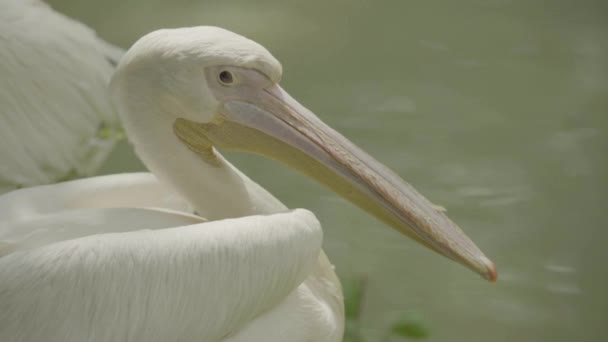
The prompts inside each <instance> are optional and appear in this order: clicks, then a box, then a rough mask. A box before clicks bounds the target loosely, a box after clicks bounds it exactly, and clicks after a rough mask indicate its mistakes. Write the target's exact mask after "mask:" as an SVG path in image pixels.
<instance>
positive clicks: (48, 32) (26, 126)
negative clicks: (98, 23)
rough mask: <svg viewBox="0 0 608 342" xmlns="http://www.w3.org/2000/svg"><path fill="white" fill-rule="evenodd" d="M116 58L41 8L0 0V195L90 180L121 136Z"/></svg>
mask: <svg viewBox="0 0 608 342" xmlns="http://www.w3.org/2000/svg"><path fill="white" fill-rule="evenodd" d="M122 53H123V51H122V50H121V49H119V48H117V47H115V46H112V45H110V44H108V43H106V42H105V41H103V40H101V39H100V38H99V37H97V36H96V35H95V33H94V32H93V30H91V29H90V28H88V27H86V26H85V25H83V24H81V23H79V22H77V21H75V20H72V19H70V18H68V17H66V16H64V15H62V14H60V13H57V12H55V11H53V10H52V9H51V8H50V7H49V6H48V5H46V4H45V3H44V2H42V1H39V0H0V118H1V119H2V122H1V123H0V156H1V157H2V162H1V163H0V193H4V192H7V191H9V190H14V189H17V188H22V187H29V186H35V185H41V184H48V183H55V182H58V181H61V180H66V179H70V178H74V177H83V176H92V175H94V174H95V172H96V171H97V170H98V168H99V167H100V166H101V165H102V163H103V162H104V161H105V159H106V157H107V156H108V154H109V153H110V151H112V149H113V147H114V145H115V142H116V140H117V139H116V138H115V137H117V136H118V135H120V123H119V119H118V114H117V112H116V109H115V108H114V107H113V106H112V103H111V99H110V92H109V90H108V83H109V81H110V77H111V76H112V73H113V72H114V65H115V64H116V63H117V62H118V60H119V59H120V57H121V55H122ZM26 136H27V137H28V139H24V137H26Z"/></svg>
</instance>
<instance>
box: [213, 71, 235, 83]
mask: <svg viewBox="0 0 608 342" xmlns="http://www.w3.org/2000/svg"><path fill="white" fill-rule="evenodd" d="M217 78H218V79H219V81H220V83H221V84H223V85H232V84H233V83H234V76H233V75H232V73H231V72H230V71H228V70H222V71H220V73H219V75H218V76H217Z"/></svg>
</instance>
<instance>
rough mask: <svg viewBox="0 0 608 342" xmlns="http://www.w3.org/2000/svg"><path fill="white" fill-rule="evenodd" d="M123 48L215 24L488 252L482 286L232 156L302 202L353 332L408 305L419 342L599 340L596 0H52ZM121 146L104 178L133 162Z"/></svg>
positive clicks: (601, 57) (603, 311)
mask: <svg viewBox="0 0 608 342" xmlns="http://www.w3.org/2000/svg"><path fill="white" fill-rule="evenodd" d="M50 2H51V3H52V4H53V6H54V7H55V8H56V9H58V10H60V11H62V12H64V13H66V14H68V15H70V16H73V17H76V18H78V19H80V20H82V21H83V22H85V23H86V24H88V25H89V26H91V27H93V28H95V29H96V30H97V31H98V33H99V34H100V35H101V36H102V37H104V38H105V39H107V40H109V41H110V42H113V43H115V44H118V45H121V46H123V47H128V46H129V45H130V44H131V43H132V42H134V41H135V40H136V39H137V38H138V37H139V36H141V35H142V34H144V33H146V32H149V31H151V30H154V29H157V28H162V27H177V26H189V25H200V24H211V25H218V26H223V27H225V28H228V29H230V30H233V31H236V32H239V33H241V34H244V35H246V36H248V37H250V38H253V39H254V40H256V41H258V42H260V43H262V44H263V45H265V46H266V47H267V48H268V49H269V50H271V51H272V52H273V54H274V55H275V56H276V57H277V58H278V59H279V60H281V62H282V63H283V68H284V78H283V82H282V83H283V85H284V87H285V88H286V89H287V90H288V91H289V92H290V93H291V94H292V95H293V96H294V97H296V98H297V99H298V100H300V102H302V103H303V104H305V105H306V106H307V107H309V108H310V109H312V110H313V111H314V112H316V113H317V114H318V115H319V116H320V117H321V118H322V119H323V120H325V121H326V122H327V123H329V124H330V125H332V126H333V127H334V128H336V129H337V130H339V131H341V132H343V133H344V134H345V135H346V136H347V137H349V138H350V139H352V140H353V141H354V142H356V143H357V144H359V145H361V146H362V147H363V148H364V149H366V150H367V151H369V152H370V153H371V154H372V155H374V156H376V157H377V159H379V160H380V161H383V162H385V163H386V164H388V165H389V166H390V167H391V168H393V169H394V170H395V171H396V172H397V173H399V174H400V175H402V176H403V177H404V178H405V179H406V180H408V181H409V182H411V183H412V184H414V185H415V186H416V187H417V188H418V189H419V190H420V191H421V192H423V193H424V194H425V195H427V196H428V197H429V198H430V199H431V200H432V201H434V202H435V203H438V204H441V205H443V206H445V207H446V208H448V212H449V214H450V216H451V217H452V218H453V219H454V220H455V221H456V222H457V223H459V225H460V226H461V227H462V228H463V229H464V230H465V231H466V232H467V233H468V234H469V235H470V236H471V237H472V238H473V239H474V240H475V241H476V242H477V243H478V245H479V246H480V247H481V248H482V249H483V250H484V251H485V252H486V254H487V255H488V256H489V257H491V258H492V259H493V260H494V261H495V262H496V264H497V265H498V269H499V282H498V283H497V284H489V283H486V282H484V281H483V280H481V279H480V278H478V277H477V276H476V275H474V274H473V273H471V272H469V271H467V270H465V269H464V268H463V267H460V266H458V265H456V264H454V263H451V262H449V261H447V260H445V259H443V258H440V257H438V256H437V255H434V254H433V253H431V252H429V251H428V250H425V249H423V248H421V247H419V246H417V245H415V244H414V243H412V242H411V241H410V240H408V239H407V238H405V237H403V236H400V235H399V234H397V233H395V232H393V231H391V230H390V229H389V228H387V227H385V226H383V225H382V224H380V223H379V222H377V221H375V220H374V219H372V218H370V217H368V216H367V215H366V214H364V213H362V212H360V211H359V210H358V209H356V208H355V207H353V206H352V205H350V204H348V203H346V202H345V201H343V200H341V199H340V198H337V197H336V196H335V195H334V194H333V193H331V192H329V191H327V190H325V189H323V188H321V187H320V186H317V185H316V184H313V183H312V182H310V181H309V180H307V179H306V178H304V177H302V176H300V175H298V174H296V173H295V172H293V171H291V170H288V169H286V168H284V167H282V166H278V165H276V164H274V163H273V162H270V161H266V160H261V159H259V158H257V157H253V156H245V155H229V157H230V159H231V160H234V161H235V163H236V164H237V165H238V166H239V167H240V168H242V169H243V170H244V171H245V172H246V173H248V174H249V175H251V176H252V178H253V179H255V180H257V181H258V182H260V183H261V184H263V185H264V186H265V187H267V188H268V189H270V190H271V191H272V192H273V193H274V194H275V195H276V196H277V197H279V198H280V199H282V200H283V201H284V202H286V203H287V204H289V205H290V206H291V207H304V208H308V209H311V210H313V211H314V212H315V213H316V214H317V216H318V217H319V218H320V220H321V221H322V223H323V225H324V230H325V234H326V235H325V247H326V250H327V252H328V254H329V256H330V258H331V259H332V261H333V262H334V263H335V264H336V267H337V270H338V272H339V274H340V275H341V276H342V277H343V278H344V279H351V278H352V277H356V276H360V275H364V276H366V277H367V279H368V288H367V293H366V296H365V298H364V304H363V305H364V311H363V317H362V322H363V326H362V328H363V333H364V335H365V336H366V337H367V338H368V339H369V341H377V340H378V339H379V336H380V335H382V334H383V333H384V331H385V329H386V328H387V327H388V325H389V324H390V323H391V322H392V321H393V320H394V319H396V318H398V317H400V316H401V315H403V314H404V313H411V312H415V313H416V314H417V315H419V316H421V317H423V320H424V322H425V324H426V325H427V326H428V329H429V331H430V336H429V337H428V341H463V342H464V341H466V342H473V341H600V340H601V336H602V335H603V334H602V332H601V330H602V329H605V325H606V322H607V315H608V298H607V297H608V291H607V290H608V286H607V285H608V284H607V280H608V267H607V265H606V261H607V258H608V249H607V248H606V243H607V242H608V229H606V228H608V227H607V225H606V221H605V219H604V213H605V212H606V211H607V210H608V205H607V203H608V186H607V185H608V177H607V176H608V170H607V169H608V167H607V166H608V157H607V154H606V151H607V150H608V136H607V134H606V129H607V128H608V112H607V111H608V5H607V4H608V3H607V2H605V1H508V0H489V1H483V0H476V1H475V0H468V1H428V0H427V1H422V0H420V1H371V0H350V1H345V0H343V1H333V2H330V1H252V0H241V1H217V2H209V1H194V0H190V1H184V0H181V1H159V0H155V1H145V0H131V1H118V0H112V1H90V0H87V1H82V0H69V1H65V0H64V1H61V0H54V1H50ZM140 169H142V166H141V164H140V163H139V162H137V161H136V159H135V157H134V155H133V153H132V151H131V150H130V149H129V147H128V146H127V145H126V144H123V145H122V146H120V148H119V149H118V150H117V151H116V152H115V153H114V154H113V155H112V157H111V158H110V160H109V162H108V164H107V165H106V166H105V168H104V170H103V172H104V173H112V172H120V171H131V170H140Z"/></svg>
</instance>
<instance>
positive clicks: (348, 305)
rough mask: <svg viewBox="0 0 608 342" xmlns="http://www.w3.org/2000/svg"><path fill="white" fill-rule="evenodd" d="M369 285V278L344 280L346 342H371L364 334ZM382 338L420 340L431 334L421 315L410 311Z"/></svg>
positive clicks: (385, 339)
mask: <svg viewBox="0 0 608 342" xmlns="http://www.w3.org/2000/svg"><path fill="white" fill-rule="evenodd" d="M367 284H368V278H367V276H360V277H355V278H347V279H342V287H343V290H344V311H345V318H346V328H345V332H344V342H368V341H369V340H368V339H367V338H366V337H365V336H364V335H363V332H362V326H363V319H362V318H363V317H364V315H363V311H364V303H365V297H366V292H367ZM382 336H383V338H382V339H381V340H380V341H381V342H393V341H404V340H420V339H425V338H427V337H429V336H430V332H429V329H428V327H427V324H426V323H425V320H424V318H423V316H422V315H421V314H419V313H417V312H415V311H408V312H406V313H404V314H402V315H401V317H399V319H397V320H396V321H395V322H394V323H392V324H391V325H390V328H389V329H388V330H387V331H386V332H385V333H384V334H383V335H382Z"/></svg>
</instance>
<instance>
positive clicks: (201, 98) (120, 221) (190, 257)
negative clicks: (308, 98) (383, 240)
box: [0, 27, 496, 342]
mask: <svg viewBox="0 0 608 342" xmlns="http://www.w3.org/2000/svg"><path fill="white" fill-rule="evenodd" d="M281 74H282V70H281V66H280V63H279V62H278V61H277V60H276V59H275V58H274V57H273V56H272V55H271V54H270V52H268V51H267V50H266V49H265V48H264V47H262V46H261V45H259V44H257V43H256V42H254V41H252V40H249V39H247V38H244V37H242V36H240V35H237V34H235V33H232V32H229V31H226V30H224V29H220V28H216V27H193V28H183V29H171V30H160V31H156V32H153V33H150V34H148V35H146V36H145V37H143V38H141V39H140V40H139V41H138V42H136V43H135V44H134V45H133V47H131V48H130V49H129V51H128V52H127V53H126V54H125V56H124V57H123V58H122V60H121V62H120V63H119V65H118V67H117V71H116V72H115V74H114V76H113V78H112V81H111V89H112V94H113V98H114V99H115V103H116V105H117V108H118V110H119V113H120V116H121V121H122V123H123V125H124V127H125V130H126V132H127V135H128V137H129V140H130V141H131V142H132V144H133V146H134V148H135V150H136V152H137V154H138V156H139V157H140V158H141V159H142V161H143V162H144V163H145V164H146V166H147V167H148V168H149V169H150V171H152V173H153V174H154V176H152V175H149V174H135V175H115V176H106V177H98V178H91V179H85V180H78V181H72V182H69V183H64V184H58V185H48V186H44V187H38V188H33V189H24V190H19V191H16V192H12V193H9V194H7V195H5V196H3V197H0V208H3V209H2V212H0V213H2V216H3V218H6V219H3V220H2V221H3V222H2V226H0V241H3V245H2V247H1V248H2V251H4V252H2V254H4V256H2V257H0V303H1V304H2V305H3V306H4V307H6V308H8V309H7V310H5V311H2V312H0V340H2V341H4V340H7V341H39V340H41V339H44V340H45V341H84V340H92V341H152V342H153V341H168V340H170V341H184V342H194V341H197V342H198V341H268V342H273V341H277V342H278V341H294V342H307V341H327V342H335V341H340V340H341V339H342V335H343V329H344V310H343V302H342V294H341V289H340V283H339V281H338V279H337V277H336V275H335V273H334V269H333V266H332V265H331V264H330V262H329V261H328V259H327V257H326V256H325V254H324V252H323V251H322V250H321V243H322V230H321V227H320V225H319V222H318V221H317V219H316V218H315V216H314V215H313V214H312V213H311V212H309V211H306V210H303V209H297V210H288V209H287V208H286V207H285V206H284V205H283V204H282V203H281V202H280V201H279V200H278V199H276V198H275V197H273V196H272V195H271V194H270V193H268V192H267V191H266V190H264V189H263V188H262V187H261V186H260V185H258V184H257V183H255V182H254V181H252V180H251V179H249V178H248V177H247V176H246V175H244V174H243V173H242V172H240V171H239V170H238V169H236V168H235V167H234V166H233V165H232V164H230V163H229V162H228V161H227V160H225V159H224V158H223V157H222V155H221V154H219V152H218V151H217V150H216V148H220V149H233V150H244V151H249V152H254V153H259V154H263V155H267V156H269V157H271V158H274V159H277V160H280V161H283V162H285V163H287V164H288V165H290V166H292V167H295V168H297V169H299V170H300V171H302V172H303V173H305V174H307V175H309V176H311V177H313V178H315V179H317V180H319V181H320V182H322V183H324V184H325V185H327V186H328V187H330V188H332V189H333V190H335V191H336V192H337V193H339V194H341V195H342V196H344V197H346V198H347V199H349V200H350V201H352V202H353V203H355V204H356V205H358V206H359V207H361V208H363V209H365V210H367V211H368V212H370V213H371V214H373V215H375V216H376V217H378V218H379V219H381V220H383V221H384V222H386V223H387V224H389V225H391V226H392V227H394V228H395V229H397V230H399V231H401V232H403V233H405V234H407V235H409V236H411V237H412V238H413V239H415V240H416V241H418V242H420V243H422V244H423V245H425V246H427V247H429V248H430V249H433V250H435V251H436V252H438V253H440V254H442V255H444V256H446V257H448V258H451V259H453V260H455V261H457V262H460V263H461V264H463V265H465V266H467V267H469V268H471V269H472V270H474V271H476V272H478V273H479V274H481V275H482V276H484V277H485V278H488V279H491V280H493V279H495V277H496V273H495V269H494V265H493V264H492V263H491V261H489V260H488V259H487V258H486V257H485V256H484V255H483V253H482V252H481V251H480V250H479V249H478V248H477V247H476V246H475V245H474V243H473V242H472V241H471V240H469V239H468V238H467V237H466V235H464V233H463V232H462V231H461V230H460V229H459V228H458V227H457V226H456V225H455V224H454V223H453V222H452V221H450V220H449V219H448V218H447V216H445V214H444V213H443V211H442V210H438V209H437V208H436V207H435V206H434V205H433V204H432V203H430V202H429V201H428V200H426V199H425V198H424V197H422V196H421V195H420V194H418V193H417V192H416V191H415V190H414V189H413V188H412V187H411V186H409V185H408V184H407V183H405V182H404V181H403V180H401V179H400V178H399V177H398V176H397V175H395V174H393V173H392V172H391V171H389V170H388V169H387V168H386V167H384V166H383V165H381V164H380V163H379V162H377V161H376V160H374V159H373V158H372V157H371V156H369V155H367V154H366V153H365V152H363V151H362V150H360V149H359V148H357V147H356V146H354V144H352V143H351V142H349V141H348V140H347V139H346V138H344V137H343V136H341V135H340V134H339V133H337V132H335V131H334V130H332V129H331V128H330V127H328V126H327V125H325V124H324V123H323V122H322V121H321V120H319V119H318V118H317V117H316V116H315V115H314V114H313V113H312V112H310V111H308V110H307V109H306V108H304V107H303V106H302V105H301V104H299V103H298V102H297V101H295V100H294V99H293V98H291V97H290V96H289V95H288V94H287V93H286V92H285V91H284V90H283V89H282V88H281V87H280V85H279V84H278V82H279V80H280V78H281ZM156 179H158V181H157V180H156Z"/></svg>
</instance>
